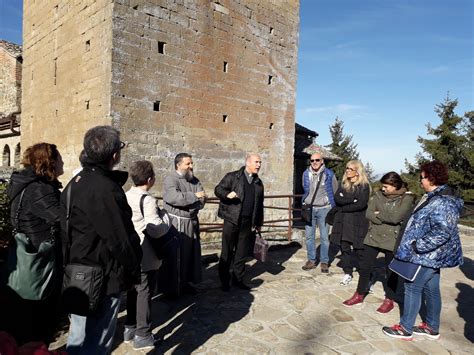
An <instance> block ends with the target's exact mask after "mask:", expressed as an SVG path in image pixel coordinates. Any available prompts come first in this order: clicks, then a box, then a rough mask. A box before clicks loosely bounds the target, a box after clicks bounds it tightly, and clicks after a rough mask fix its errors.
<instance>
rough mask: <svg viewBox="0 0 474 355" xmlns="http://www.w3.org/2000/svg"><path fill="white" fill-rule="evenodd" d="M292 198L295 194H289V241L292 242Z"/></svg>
mask: <svg viewBox="0 0 474 355" xmlns="http://www.w3.org/2000/svg"><path fill="white" fill-rule="evenodd" d="M292 199H293V196H288V241H289V242H291V232H292V231H291V227H292V226H291V222H292V215H293V213H292V212H293V211H292V206H293V202H292Z"/></svg>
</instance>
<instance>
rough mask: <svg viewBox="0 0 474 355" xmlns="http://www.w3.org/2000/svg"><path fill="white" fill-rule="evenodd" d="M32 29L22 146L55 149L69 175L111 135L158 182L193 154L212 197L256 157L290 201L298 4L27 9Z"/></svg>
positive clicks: (127, 2) (130, 1)
mask: <svg viewBox="0 0 474 355" xmlns="http://www.w3.org/2000/svg"><path fill="white" fill-rule="evenodd" d="M23 21H24V23H23V32H24V41H23V49H24V53H23V56H24V62H23V82H22V85H23V98H22V107H23V112H22V137H21V139H22V142H21V144H22V147H25V148H26V147H27V146H28V145H31V144H32V143H35V142H37V141H41V140H43V141H48V142H52V143H56V144H57V145H58V147H59V149H60V151H61V152H62V154H63V156H64V161H65V167H66V172H67V173H66V175H68V172H69V174H70V171H72V170H73V169H74V168H76V167H78V165H79V162H78V160H77V157H78V155H79V153H80V151H81V149H82V138H83V135H84V132H85V131H86V130H87V129H88V128H90V127H92V126H95V125H99V124H111V125H113V126H116V127H117V128H119V129H120V130H121V132H122V139H123V140H126V141H128V142H129V146H128V148H127V149H125V150H124V151H123V153H124V154H123V158H122V163H121V164H122V167H121V168H125V169H126V168H127V166H128V164H130V162H132V161H134V160H137V159H149V160H151V161H152V162H153V163H154V164H155V167H156V170H157V175H158V176H157V181H158V182H161V181H162V177H163V176H164V174H166V173H167V172H168V171H170V170H171V169H172V166H173V164H172V161H173V158H174V156H175V155H176V154H177V153H179V152H183V151H184V152H188V153H191V154H192V155H193V157H194V161H195V165H196V166H195V173H196V175H197V176H198V177H199V178H200V179H201V180H202V182H203V184H204V186H205V188H206V190H208V192H210V194H211V195H213V193H212V190H213V187H214V186H215V184H216V183H217V182H218V181H219V180H220V179H221V178H222V176H223V175H224V174H225V173H226V172H228V171H230V170H232V169H237V168H239V167H240V166H242V165H243V162H244V156H245V152H247V151H255V152H259V153H261V154H262V158H263V161H264V164H263V167H262V171H261V175H262V178H263V180H264V182H265V186H266V191H267V193H270V194H288V193H291V192H292V189H293V147H294V130H295V128H294V127H295V119H294V109H295V91H296V75H297V71H296V69H297V49H298V27H299V1H298V0H219V1H210V0H77V1H67V0H57V1H35V0H25V1H24V20H23ZM69 176H70V175H69ZM69 176H66V178H65V180H66V179H67V178H68V177H69ZM160 188H161V184H160V183H159V184H158V191H157V192H158V193H159V191H160Z"/></svg>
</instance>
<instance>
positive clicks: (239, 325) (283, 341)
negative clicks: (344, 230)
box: [54, 229, 474, 355]
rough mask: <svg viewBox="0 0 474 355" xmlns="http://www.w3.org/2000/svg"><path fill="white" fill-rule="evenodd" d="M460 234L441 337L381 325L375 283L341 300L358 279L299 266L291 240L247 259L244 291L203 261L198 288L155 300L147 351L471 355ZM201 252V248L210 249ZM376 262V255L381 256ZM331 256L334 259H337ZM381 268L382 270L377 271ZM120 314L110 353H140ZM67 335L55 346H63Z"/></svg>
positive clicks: (473, 341)
mask: <svg viewBox="0 0 474 355" xmlns="http://www.w3.org/2000/svg"><path fill="white" fill-rule="evenodd" d="M473 234H474V233H473V230H472V229H471V230H465V233H463V237H462V241H463V249H464V256H465V261H464V265H463V266H462V267H460V268H454V269H444V270H442V273H441V285H442V299H443V309H442V314H441V317H442V319H441V338H440V339H439V340H425V339H424V338H420V337H416V338H415V340H414V341H402V340H398V339H392V338H389V337H387V336H385V335H384V334H383V333H382V331H381V328H382V326H383V325H392V324H395V323H397V322H398V320H399V310H398V307H397V308H395V309H394V310H393V311H392V312H391V313H389V314H387V315H381V314H378V313H377V312H375V310H376V308H377V307H378V306H379V304H380V303H381V302H382V300H383V288H382V284H381V283H380V282H378V283H376V284H375V286H374V291H375V292H374V294H372V295H369V296H368V297H367V298H366V301H365V303H364V305H363V306H362V307H361V308H357V309H353V308H346V307H344V306H343V305H342V304H341V303H342V301H343V300H345V299H346V298H348V297H350V296H351V295H352V293H353V292H354V291H355V288H356V285H357V276H356V275H357V273H355V274H354V275H355V280H354V281H353V282H352V284H351V285H349V287H342V286H340V285H339V281H340V278H341V276H342V271H341V269H340V268H338V267H336V266H332V267H331V273H330V274H329V275H324V274H321V272H320V270H319V269H314V270H312V271H310V272H307V271H303V270H301V266H302V265H303V264H304V262H305V261H306V253H305V250H304V248H302V247H301V246H300V245H299V244H297V243H293V244H291V245H288V246H286V247H282V246H280V247H277V248H273V250H271V252H270V253H269V259H270V260H269V261H268V262H266V263H256V262H255V261H253V262H251V263H249V264H248V265H249V267H248V275H247V276H248V277H249V280H251V281H250V282H249V284H251V285H252V286H253V287H254V289H253V290H252V291H251V292H245V291H241V290H237V289H232V291H231V292H230V293H224V292H222V291H221V290H220V288H219V282H218V279H217V265H216V264H215V263H212V264H210V265H208V267H207V268H206V270H205V273H204V276H205V277H204V280H206V281H204V282H203V283H202V284H201V285H200V286H201V289H200V292H199V294H198V295H197V296H194V297H191V296H189V297H184V298H182V299H180V300H179V301H170V300H166V299H161V298H158V299H156V300H155V303H154V310H153V311H154V315H155V319H156V322H155V329H154V333H155V334H156V336H157V338H158V339H159V342H158V344H159V345H158V347H157V348H156V349H155V350H154V351H149V352H148V353H149V354H162V353H166V354H171V353H173V354H188V353H195V354H472V353H474V240H473V237H474V235H473ZM208 253H209V251H206V252H205V253H204V254H208ZM380 260H381V259H380ZM337 261H338V259H336V260H335V262H334V263H333V265H335V264H336V263H337ZM379 271H380V270H379ZM124 319H125V312H121V313H120V316H119V326H118V329H117V333H116V344H115V345H114V351H113V354H117V355H125V354H140V353H146V352H137V351H134V350H133V348H132V346H131V345H130V344H125V343H123V341H122V340H123V338H122V332H123V322H124ZM65 335H66V334H64V335H63V336H62V337H60V338H59V339H58V342H57V343H56V344H55V346H54V347H58V346H61V345H63V344H64V341H65Z"/></svg>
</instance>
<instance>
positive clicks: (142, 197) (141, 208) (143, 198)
mask: <svg viewBox="0 0 474 355" xmlns="http://www.w3.org/2000/svg"><path fill="white" fill-rule="evenodd" d="M145 198H146V194H143V195H142V196H141V197H140V212H141V213H142V217H143V218H145V214H144V213H143V203H144V202H145Z"/></svg>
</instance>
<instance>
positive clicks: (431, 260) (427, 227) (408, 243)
mask: <svg viewBox="0 0 474 355" xmlns="http://www.w3.org/2000/svg"><path fill="white" fill-rule="evenodd" d="M427 197H428V199H427V201H426V202H425V203H424V204H423V205H422V206H420V207H417V208H416V209H415V211H414V212H413V214H412V215H411V217H410V220H409V221H408V225H407V227H406V229H405V232H404V234H403V237H402V240H401V242H400V246H399V247H398V250H397V252H396V254H395V257H396V258H398V259H400V260H405V261H410V262H412V263H414V264H418V265H422V266H426V267H431V268H435V269H438V268H443V267H454V266H457V265H461V264H462V263H463V258H462V249H461V241H460V239H459V230H458V226H457V223H458V220H459V215H460V213H461V210H462V207H463V201H462V199H460V198H458V197H456V196H454V195H453V194H452V191H451V189H450V188H449V187H448V186H446V185H442V186H439V187H438V188H437V189H436V190H434V191H431V192H429V193H428V196H427Z"/></svg>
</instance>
